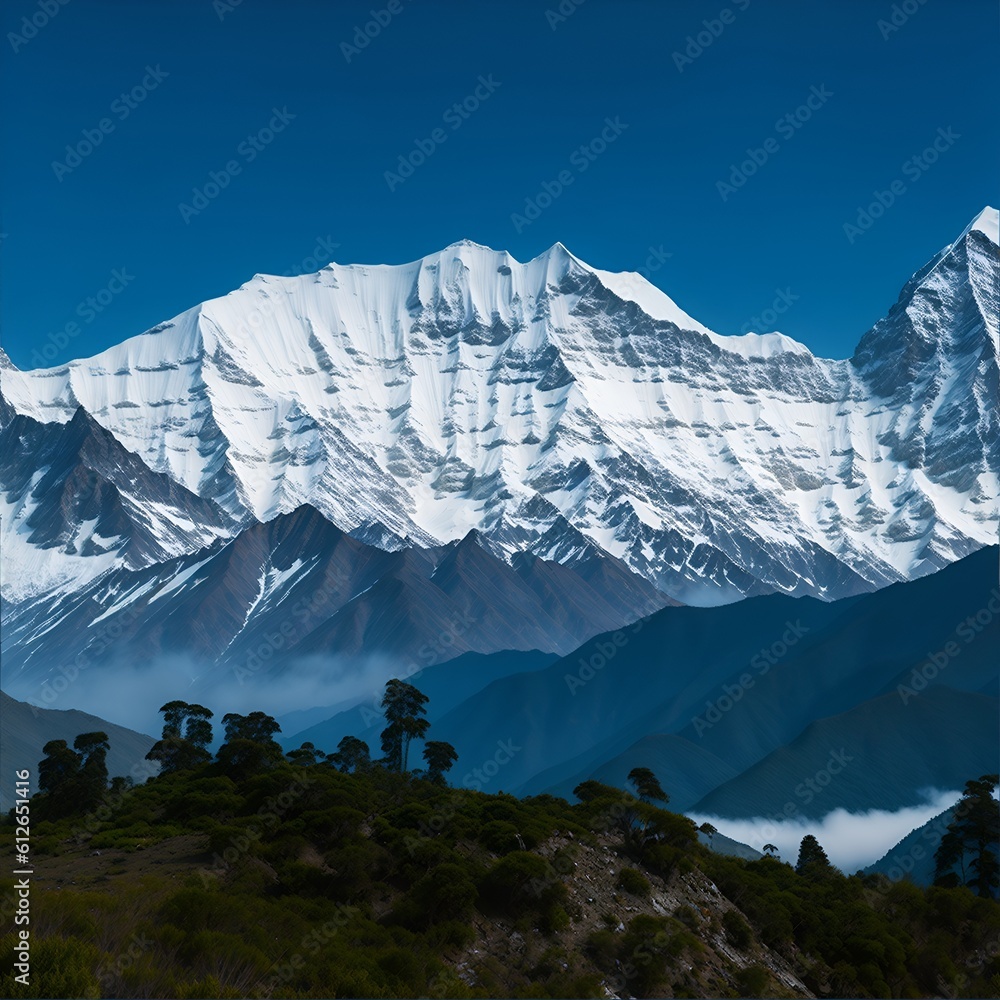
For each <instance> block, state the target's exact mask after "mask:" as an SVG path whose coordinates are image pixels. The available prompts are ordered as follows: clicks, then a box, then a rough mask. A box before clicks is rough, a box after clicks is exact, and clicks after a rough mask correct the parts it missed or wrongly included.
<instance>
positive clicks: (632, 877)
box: [618, 868, 650, 898]
mask: <svg viewBox="0 0 1000 1000" xmlns="http://www.w3.org/2000/svg"><path fill="white" fill-rule="evenodd" d="M618 884H619V885H620V886H621V887H622V888H623V889H624V890H625V891H626V892H630V893H632V895H633V896H642V897H643V898H645V897H646V896H648V895H649V890H650V885H649V879H648V878H646V876H645V875H643V874H642V872H640V871H639V870H638V869H636V868H623V869H622V870H621V871H620V872H619V873H618Z"/></svg>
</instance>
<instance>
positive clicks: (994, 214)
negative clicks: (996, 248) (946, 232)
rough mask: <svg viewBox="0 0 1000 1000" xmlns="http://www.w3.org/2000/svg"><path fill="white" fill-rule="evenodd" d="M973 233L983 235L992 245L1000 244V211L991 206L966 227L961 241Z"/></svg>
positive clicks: (960, 237)
mask: <svg viewBox="0 0 1000 1000" xmlns="http://www.w3.org/2000/svg"><path fill="white" fill-rule="evenodd" d="M971 232H978V233H982V234H983V235H984V236H985V237H986V238H987V239H988V240H989V241H990V242H991V243H994V244H1000V211H998V210H997V209H995V208H991V207H990V206H989V205H987V206H986V208H984V209H983V210H982V211H981V212H980V213H979V215H977V216H976V217H975V218H974V219H973V220H972V222H970V223H969V224H968V226H966V227H965V230H964V231H963V232H962V235H961V236H959V239H960V240H961V239H962V238H963V237H965V236H967V235H968V234H969V233H971Z"/></svg>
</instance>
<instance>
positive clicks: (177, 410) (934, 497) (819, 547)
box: [0, 210, 1000, 603]
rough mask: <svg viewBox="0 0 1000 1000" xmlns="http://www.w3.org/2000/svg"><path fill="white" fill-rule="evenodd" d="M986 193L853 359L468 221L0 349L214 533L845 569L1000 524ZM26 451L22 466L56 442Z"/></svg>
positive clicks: (664, 585) (32, 384)
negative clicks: (103, 338)
mask: <svg viewBox="0 0 1000 1000" xmlns="http://www.w3.org/2000/svg"><path fill="white" fill-rule="evenodd" d="M995 221H996V212H995V211H994V210H986V211H985V212H983V213H981V214H980V216H978V217H977V220H975V221H974V223H973V226H971V227H969V228H968V229H967V231H966V234H965V237H964V238H962V239H959V240H958V241H956V243H954V244H952V245H951V246H949V247H948V248H946V250H945V251H944V252H943V253H942V254H939V255H938V256H937V257H936V258H935V259H934V260H933V261H931V262H930V263H929V264H928V265H926V266H925V267H924V268H922V269H921V270H920V271H918V272H917V273H916V274H915V275H914V277H913V278H912V279H911V281H910V282H908V283H907V285H906V287H905V288H904V289H903V292H902V295H901V296H900V299H899V302H898V303H897V305H896V306H895V307H894V308H893V309H892V310H891V311H890V313H889V315H888V316H887V317H886V318H885V319H883V320H882V321H880V323H878V324H876V326H875V327H874V328H873V329H872V330H871V331H869V333H868V334H866V335H865V337H864V338H862V341H861V343H860V344H859V346H858V350H857V351H856V352H855V355H854V357H853V358H852V359H851V361H831V360H826V359H822V358H815V357H813V355H812V354H811V353H810V352H809V351H808V350H807V349H806V348H805V347H804V346H803V345H801V344H799V343H797V342H796V341H794V340H792V339H791V338H788V337H785V336H783V335H782V334H779V333H771V334H757V333H752V334H747V335H745V336H741V337H725V336H720V335H719V334H716V333H714V332H713V331H711V330H709V329H708V328H707V327H705V326H703V325H702V324H700V323H699V322H698V321H697V320H695V319H694V318H693V317H691V316H689V315H688V314H687V313H686V312H684V311H683V310H682V309H681V308H680V307H679V306H678V305H677V304H676V303H675V302H674V301H673V300H672V299H671V298H670V297H669V296H667V295H666V294H665V293H664V292H662V291H661V290H660V289H658V288H656V287H655V286H654V285H652V284H651V283H650V282H648V281H647V280H646V279H645V278H643V277H642V276H641V275H638V274H631V273H627V272H621V273H616V272H609V271H602V270H600V269H597V268H594V267H592V266H591V265H589V264H586V263H584V262H583V261H581V260H580V259H579V258H577V257H575V256H574V255H573V254H572V253H570V252H569V251H568V250H567V249H566V248H565V247H564V246H563V245H562V244H560V243H557V244H555V245H553V246H552V247H550V248H549V249H548V250H546V251H545V252H544V253H542V254H540V255H539V256H537V257H535V258H533V259H531V260H529V261H527V262H526V263H521V262H519V261H517V260H516V259H515V258H513V257H512V256H511V255H510V254H509V253H507V252H505V251H498V250H493V249H491V248H489V247H484V246H481V245H479V244H476V243H473V242H471V241H461V242H459V243H454V244H452V245H451V246H449V247H446V248H444V249H443V250H441V251H438V252H437V253H433V254H429V255H427V256H426V257H423V258H420V259H419V260H416V261H412V262H410V263H408V264H402V265H362V264H350V265H342V264H336V263H333V264H330V265H329V266H327V267H324V268H323V269H321V270H320V271H318V272H316V273H314V274H307V275H301V276H298V277H277V276H269V275H258V276H256V277H255V278H253V279H252V280H251V281H249V282H247V283H246V284H244V285H242V286H241V287H240V288H238V289H236V290H235V291H233V292H230V293H229V294H228V295H225V296H221V297H219V298H216V299H211V300H209V301H207V302H204V303H202V304H201V305H199V306H196V307H194V308H192V309H189V310H187V311H186V312H184V313H182V314H181V315H179V316H177V317H176V318H174V319H173V320H171V321H169V322H166V323H163V324H160V325H159V326H157V327H154V328H153V329H152V330H149V331H146V332H145V333H143V334H141V335H139V336H137V337H133V338H131V339H129V340H127V341H125V342H123V343H121V344H119V345H117V346H116V347H113V348H110V349H109V350H107V351H104V352H102V353H101V354H98V355H96V356H95V357H92V358H88V359H84V360H80V361H74V362H72V363H70V364H68V365H65V366H62V367H60V368H55V369H48V370H39V371H31V372H19V371H17V369H15V368H13V367H9V368H8V367H6V366H4V365H3V361H2V359H0V367H2V378H3V385H2V389H3V398H4V399H5V400H7V401H8V403H9V408H8V409H9V411H10V413H9V414H8V416H10V415H11V414H13V413H15V412H16V413H19V414H21V415H22V416H23V417H25V418H31V419H32V420H34V421H37V422H38V423H39V424H40V425H42V426H45V427H48V428H50V430H51V432H52V433H57V432H58V426H59V425H60V424H66V423H68V422H69V421H70V420H71V419H72V418H73V416H74V414H76V413H77V411H78V410H81V409H82V411H83V412H85V413H86V414H87V415H88V416H89V418H90V419H91V420H92V421H93V422H94V425H95V426H96V427H99V428H100V429H101V430H102V431H103V432H104V433H106V434H107V435H108V437H109V439H111V440H113V441H114V442H116V443H117V445H118V446H119V447H120V448H121V449H122V450H123V452H124V453H126V454H127V455H128V456H130V460H134V461H136V462H139V463H141V464H142V466H143V467H145V468H147V469H148V470H150V471H151V472H152V473H155V474H156V475H158V476H162V477H165V479H166V480H167V481H169V482H171V483H174V484H176V485H177V487H178V489H180V490H182V491H186V492H184V493H183V496H185V497H187V496H191V497H196V498H198V499H199V500H200V501H202V502H205V503H208V504H211V505H212V509H213V511H217V512H218V513H217V517H216V518H215V519H214V520H213V525H216V529H215V530H217V531H225V530H230V529H228V528H227V527H226V525H227V524H231V525H236V526H237V527H234V528H232V529H231V530H233V531H238V530H241V529H242V526H244V525H246V524H250V523H253V522H254V521H259V522H266V521H271V520H273V519H274V518H276V517H278V516H280V515H282V514H288V513H290V512H291V511H294V510H296V509H297V508H299V507H302V506H303V505H311V506H312V507H314V508H316V509H317V510H318V511H320V513H321V514H322V516H323V517H324V518H326V519H327V520H328V521H330V522H331V523H332V524H334V525H336V526H337V527H338V528H339V529H340V530H342V531H344V532H348V533H352V534H353V535H354V536H355V537H358V538H363V539H365V540H376V539H377V540H380V541H379V542H377V544H382V545H384V546H385V547H389V548H394V549H395V548H400V547H407V546H423V547H434V546H440V545H447V544H449V543H453V542H458V541H459V540H460V539H463V538H465V537H466V536H469V533H470V532H475V533H476V534H475V535H473V536H472V537H473V538H474V539H475V540H476V541H475V544H477V545H479V546H481V547H482V548H483V549H485V550H488V551H489V552H490V553H491V554H493V555H499V556H501V557H503V558H505V559H507V560H509V561H511V562H513V560H514V559H515V557H516V556H517V554H518V553H528V554H532V555H535V556H539V557H542V558H544V559H554V560H556V561H558V562H561V563H563V564H566V565H576V564H577V563H579V562H580V561H581V560H585V559H591V558H594V557H595V555H599V556H600V557H601V558H605V559H609V558H613V559H615V560H617V563H616V565H619V564H620V565H622V566H624V567H627V568H628V570H630V571H631V572H633V573H635V574H638V575H639V576H641V577H643V578H645V580H646V581H648V582H649V583H651V584H653V585H654V586H656V587H657V588H659V589H660V591H662V592H664V593H666V594H669V595H670V596H672V597H675V598H677V599H678V600H682V601H684V602H687V603H716V602H719V601H727V600H735V599H738V598H740V597H742V596H745V595H747V594H751V593H765V592H768V591H773V590H778V591H782V592H785V593H791V594H813V595H816V596H821V597H825V598H829V597H836V596H841V595H844V594H848V593H856V592H859V591H863V590H869V589H872V588H874V587H878V586H882V585H884V584H885V583H888V582H891V581H893V580H898V579H907V578H910V577H912V576H916V575H920V574H922V573H926V572H930V571H932V570H933V569H935V568H937V567H939V566H941V565H944V564H945V563H947V562H950V561H952V560H953V559H955V558H959V557H960V556H962V555H964V554H966V553H967V552H968V551H971V550H972V549H974V548H976V547H978V546H980V545H983V544H987V543H988V542H989V541H990V540H992V539H993V538H994V537H995V534H996V530H997V523H998V520H1000V511H998V493H1000V488H998V482H997V471H996V470H997V469H998V468H1000V428H998V411H1000V405H998V388H997V383H998V378H997V360H996V359H997V354H998V351H997V348H996V336H997V334H996V319H995V317H996V314H997V305H998V303H997V292H996V287H997V286H996V279H997V274H998V271H1000V259H998V248H997V246H996V244H995V243H994V242H991V241H990V240H989V239H985V238H983V234H985V235H986V236H989V230H990V227H991V225H995ZM4 412H7V411H4ZM19 454H20V455H21V459H20V461H21V463H22V465H23V468H19V469H18V470H16V475H15V471H13V470H12V471H10V475H11V476H13V477H14V480H12V481H16V482H17V483H19V484H21V485H22V486H23V484H24V483H25V482H30V480H31V477H32V476H33V475H35V473H36V472H38V471H39V470H37V469H36V468H34V467H33V466H32V464H31V463H32V459H31V453H30V451H22V452H20V453H19ZM0 485H2V486H3V488H4V489H5V490H6V491H7V492H8V493H9V492H10V489H11V488H10V487H9V486H8V484H7V482H6V481H5V482H4V483H2V484H0ZM18 488H19V489H21V486H19V487H18ZM29 494H30V490H29ZM17 495H19V496H20V493H18V494H17ZM177 502H178V503H181V501H179V500H178V501H177ZM185 502H187V501H185ZM192 502H193V501H192ZM181 506H184V504H183V503H182V504H181ZM5 530H6V529H5ZM67 530H68V529H67ZM183 534H184V533H183V532H180V533H179V534H178V533H174V534H173V535H172V536H171V541H170V551H174V552H175V551H177V546H179V545H182V540H181V538H182V536H183ZM203 543H204V539H203V538H201V537H198V536H197V534H196V533H194V532H192V533H191V534H190V537H189V538H188V542H187V544H188V545H189V546H190V549H189V551H191V552H193V551H195V549H196V548H197V547H198V546H199V545H202V544H203ZM24 552H25V553H26V554H25V563H24V565H25V567H29V566H31V565H33V564H32V563H31V558H34V557H33V556H32V557H31V558H29V557H28V556H29V554H30V553H29V550H28V549H25V550H24ZM142 552H144V553H146V555H147V558H149V559H155V558H157V556H156V554H155V552H154V548H153V547H151V546H144V547H143V549H142ZM46 558H47V557H46ZM74 565H76V564H74ZM13 572H14V573H15V574H16V573H17V572H20V570H19V569H18V568H17V567H13ZM25 572H31V570H29V569H27V568H26V569H25ZM67 579H68V578H67ZM67 585H69V584H67ZM5 586H6V584H5ZM4 592H5V594H6V593H7V592H8V591H7V590H5V591H4Z"/></svg>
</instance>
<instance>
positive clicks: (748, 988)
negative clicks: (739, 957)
mask: <svg viewBox="0 0 1000 1000" xmlns="http://www.w3.org/2000/svg"><path fill="white" fill-rule="evenodd" d="M770 981H771V977H770V976H769V975H768V972H767V969H765V968H764V967H763V966H761V965H748V966H747V967H746V968H745V969H740V970H739V972H737V973H736V989H737V990H738V991H739V995H740V996H741V997H765V996H769V995H770V994H769V993H768V992H767V989H768V986H769V984H770Z"/></svg>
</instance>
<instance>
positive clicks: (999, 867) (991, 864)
mask: <svg viewBox="0 0 1000 1000" xmlns="http://www.w3.org/2000/svg"><path fill="white" fill-rule="evenodd" d="M998 782H1000V776H998V775H996V774H984V775H983V776H982V777H980V778H976V779H973V780H971V781H967V782H966V783H965V791H964V792H963V794H962V798H961V800H960V801H959V803H958V805H956V806H955V815H954V818H953V819H952V821H951V822H950V823H949V824H948V829H947V830H946V831H945V834H944V836H943V837H942V838H941V844H940V846H939V847H938V849H937V851H936V852H935V853H934V881H935V884H937V885H942V886H954V885H958V884H962V885H967V886H968V887H969V888H970V889H973V890H974V891H975V892H976V893H977V895H979V896H994V895H996V891H997V888H998V887H1000V863H998V861H997V845H998V842H1000V804H998V803H997V800H996V799H994V798H993V790H994V789H995V788H996V787H997V783H998ZM966 859H968V861H967V860H966ZM956 869H957V871H956Z"/></svg>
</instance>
